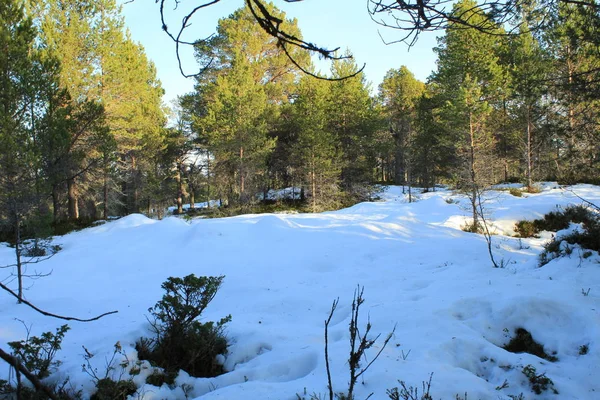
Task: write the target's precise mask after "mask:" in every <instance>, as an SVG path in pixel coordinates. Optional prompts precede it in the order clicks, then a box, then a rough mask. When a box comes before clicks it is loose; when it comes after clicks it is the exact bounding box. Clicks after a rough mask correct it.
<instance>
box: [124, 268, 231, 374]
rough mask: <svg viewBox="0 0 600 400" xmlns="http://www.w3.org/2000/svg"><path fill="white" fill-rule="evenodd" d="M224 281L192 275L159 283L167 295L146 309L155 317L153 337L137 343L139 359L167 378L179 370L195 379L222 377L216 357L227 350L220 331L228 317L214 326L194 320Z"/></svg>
mask: <svg viewBox="0 0 600 400" xmlns="http://www.w3.org/2000/svg"><path fill="white" fill-rule="evenodd" d="M223 279H224V276H219V277H205V276H202V277H196V276H195V275H193V274H192V275H188V276H186V277H184V278H173V277H171V278H169V279H167V281H166V282H164V283H163V284H162V288H163V289H164V290H165V291H166V294H165V295H164V296H163V298H162V300H160V301H159V302H157V303H156V305H155V306H154V307H151V308H149V309H148V312H150V314H151V315H152V317H153V318H154V321H153V322H152V331H153V333H154V337H153V338H150V339H148V338H141V339H140V340H139V341H138V342H137V344H136V349H137V350H138V356H139V358H140V359H146V360H149V361H150V362H153V363H154V364H155V365H157V366H159V367H161V368H163V369H164V370H165V373H166V374H167V375H169V374H173V373H174V374H177V372H179V370H180V369H182V370H184V371H186V372H187V373H188V374H190V375H192V376H196V377H213V376H217V375H220V374H222V373H223V372H224V371H223V367H222V365H220V364H219V363H218V362H217V359H216V358H217V356H218V355H219V354H224V353H225V352H226V350H227V339H226V338H225V336H224V333H223V331H224V328H225V324H226V323H227V322H229V321H231V315H228V316H226V317H225V318H222V319H221V320H220V321H219V322H216V323H215V322H211V321H209V322H200V321H198V320H197V318H199V317H200V315H201V314H202V312H203V311H204V310H205V309H206V307H207V306H208V304H209V303H210V302H211V301H212V299H213V298H214V297H215V295H216V294H217V291H218V290H219V288H220V287H221V284H222V282H223Z"/></svg>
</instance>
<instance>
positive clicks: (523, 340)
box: [504, 328, 558, 362]
mask: <svg viewBox="0 0 600 400" xmlns="http://www.w3.org/2000/svg"><path fill="white" fill-rule="evenodd" d="M504 349H505V350H507V351H510V352H511V353H529V354H533V355H534V356H538V357H540V358H543V359H544V360H548V361H550V362H555V361H558V358H556V357H555V356H554V355H551V354H547V353H546V352H545V351H544V346H543V345H541V344H540V343H538V342H536V341H535V340H534V339H533V336H531V333H529V331H527V330H526V329H523V328H517V329H516V330H515V336H514V337H512V338H511V339H510V341H509V342H508V344H506V345H505V346H504Z"/></svg>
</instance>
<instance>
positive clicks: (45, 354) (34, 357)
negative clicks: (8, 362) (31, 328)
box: [8, 325, 70, 379]
mask: <svg viewBox="0 0 600 400" xmlns="http://www.w3.org/2000/svg"><path fill="white" fill-rule="evenodd" d="M69 329H70V328H69V326H68V325H63V326H61V327H60V328H57V329H56V333H52V332H44V333H42V335H41V336H39V337H38V336H32V337H28V338H27V339H26V340H21V341H19V342H10V343H8V345H9V347H10V348H11V349H12V352H13V355H14V356H15V357H17V358H18V359H19V360H20V361H21V363H22V364H23V365H24V366H25V368H27V369H28V370H29V372H31V373H32V374H34V375H35V376H36V377H37V378H38V379H43V378H46V377H48V376H50V374H51V373H52V370H53V369H55V368H57V367H58V366H59V365H60V361H55V360H54V356H55V355H56V353H57V352H58V350H60V346H61V343H62V340H63V338H64V337H65V333H66V332H67V331H68V330H69Z"/></svg>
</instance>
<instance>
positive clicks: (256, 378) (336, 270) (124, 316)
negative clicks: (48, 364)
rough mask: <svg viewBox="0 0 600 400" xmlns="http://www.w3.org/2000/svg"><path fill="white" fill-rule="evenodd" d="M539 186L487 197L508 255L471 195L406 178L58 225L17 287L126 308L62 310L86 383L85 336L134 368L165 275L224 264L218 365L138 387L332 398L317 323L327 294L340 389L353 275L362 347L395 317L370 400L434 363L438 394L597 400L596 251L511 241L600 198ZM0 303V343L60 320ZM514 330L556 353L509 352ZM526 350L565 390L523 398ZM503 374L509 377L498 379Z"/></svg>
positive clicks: (87, 387)
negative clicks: (563, 252) (324, 196)
mask: <svg viewBox="0 0 600 400" xmlns="http://www.w3.org/2000/svg"><path fill="white" fill-rule="evenodd" d="M540 188H541V189H542V190H541V192H540V193H536V194H526V195H524V197H514V196H512V195H510V194H509V193H508V192H507V191H490V192H486V194H485V197H486V203H485V207H486V209H487V210H488V212H489V215H488V218H489V221H490V222H491V223H492V225H493V229H494V230H495V232H496V233H497V235H496V236H493V239H492V240H493V246H492V247H493V250H494V253H495V256H496V258H497V259H498V260H501V259H504V261H505V262H506V263H507V266H506V268H503V269H494V268H492V266H491V263H490V261H489V258H488V255H487V248H486V244H485V241H484V238H483V237H482V236H480V235H476V234H472V233H466V232H463V231H462V230H461V229H460V228H461V226H463V225H464V224H465V223H466V222H467V221H468V215H469V210H468V200H467V199H466V198H464V197H462V196H460V195H457V194H453V193H452V192H450V191H448V190H445V189H436V191H435V192H428V193H418V199H419V200H418V201H417V202H414V203H408V202H407V198H408V195H407V194H402V188H400V187H390V188H389V189H388V190H387V191H386V192H384V193H383V194H382V198H383V200H384V201H380V202H373V203H360V204H357V205H355V206H353V207H350V208H347V209H344V210H339V211H336V212H326V213H321V214H262V215H245V216H238V217H232V218H222V219H193V220H191V221H185V220H184V219H180V218H176V217H168V218H165V219H163V220H160V221H158V220H151V219H148V218H146V217H145V216H143V215H139V214H136V215H130V216H128V217H124V218H121V219H119V220H117V221H112V222H107V223H105V224H102V225H99V226H95V227H92V228H88V229H86V230H83V231H80V232H73V233H70V234H68V235H65V236H62V237H56V238H55V239H54V243H55V244H60V245H61V246H62V250H61V251H60V252H59V253H58V254H56V255H55V256H54V257H53V258H51V259H49V260H47V261H45V262H43V263H39V264H36V265H35V269H36V270H37V271H38V272H41V273H44V272H50V271H51V272H52V274H51V275H50V276H48V277H45V278H41V279H38V280H35V281H31V280H27V282H26V284H27V285H28V290H27V291H26V298H27V299H28V300H29V301H31V302H33V303H34V304H36V305H37V306H38V307H40V308H42V309H44V310H48V311H51V312H55V313H58V314H62V315H69V316H76V317H79V318H86V317H87V318H89V317H92V316H95V315H97V314H100V313H103V312H107V311H111V310H118V311H119V312H118V313H117V314H114V315H109V316H107V317H104V318H102V319H100V320H98V321H95V322H91V323H77V322H71V323H69V325H70V327H71V330H70V331H69V332H67V334H66V336H65V339H64V342H63V346H62V350H61V351H60V352H59V353H58V356H57V357H58V358H59V359H60V360H61V361H62V363H63V364H62V365H61V367H60V373H59V375H61V376H66V375H68V376H70V377H71V382H72V384H73V385H74V386H75V387H76V388H80V389H82V390H83V393H84V397H88V396H89V395H90V393H92V390H93V383H92V381H91V378H90V377H89V376H88V375H87V374H86V373H85V372H82V369H81V365H82V364H83V363H84V359H83V355H84V350H83V348H82V346H85V347H86V348H87V349H88V350H89V351H90V352H91V353H94V354H95V356H94V358H92V360H91V363H92V364H93V366H94V367H95V368H97V369H98V371H99V372H100V373H101V374H103V373H104V369H105V368H106V360H107V359H109V358H110V356H111V354H112V352H113V346H114V344H115V343H116V342H119V343H120V344H121V346H123V350H124V352H125V353H126V354H127V358H128V360H129V362H130V365H133V364H135V363H136V361H137V354H136V351H135V349H134V344H135V341H136V339H138V338H139V337H140V336H149V331H148V322H147V320H146V315H147V310H148V308H149V307H151V306H153V305H154V304H155V303H156V301H158V300H159V299H160V297H161V296H162V289H161V288H160V285H161V283H162V282H163V281H165V280H166V278H168V277H169V276H180V277H182V276H185V275H188V274H190V273H194V274H196V275H213V276H217V275H225V276H226V278H225V280H224V284H223V286H222V288H221V290H220V291H219V293H218V294H217V296H216V297H215V299H214V300H213V302H212V303H211V304H210V305H209V307H208V308H207V310H206V311H205V313H204V315H203V318H205V319H206V320H213V321H215V320H219V319H220V318H222V317H224V316H226V315H227V314H231V315H232V318H233V320H232V322H231V323H229V324H228V325H227V330H226V332H227V336H228V337H229V340H230V346H229V351H228V354H227V355H226V356H225V357H224V359H223V363H224V366H225V368H226V369H227V371H229V372H227V373H226V374H224V375H221V376H219V377H216V378H210V379H207V378H201V379H200V378H193V377H189V376H188V375H187V374H185V373H183V372H182V373H181V374H180V375H179V376H178V378H177V381H176V386H177V387H176V388H175V389H171V388H169V387H167V386H166V385H163V386H162V387H161V388H157V387H154V386H151V385H147V384H145V385H144V381H145V377H146V376H147V375H149V374H150V373H151V368H150V366H149V365H148V363H147V362H143V363H141V364H140V367H141V369H142V372H141V373H140V374H139V375H136V376H134V381H135V382H136V383H137V384H138V385H140V386H141V388H140V390H139V391H138V393H139V396H138V397H135V398H143V399H146V400H150V399H157V400H158V399H184V398H186V393H187V396H188V398H190V399H193V398H198V399H202V400H205V399H289V400H292V399H296V398H297V397H296V394H299V395H300V396H303V395H304V393H305V392H306V393H307V394H308V395H306V398H308V397H309V395H310V394H312V393H313V392H315V393H321V394H326V392H327V377H326V370H325V360H324V330H323V328H324V320H325V319H326V318H327V316H328V314H329V311H330V309H331V305H332V301H333V300H334V299H336V298H338V297H339V306H338V309H337V311H336V312H335V314H334V316H333V319H332V322H331V326H330V329H329V355H330V364H331V373H332V381H333V386H334V390H335V391H336V392H341V391H345V390H347V387H348V386H347V385H348V375H349V374H348V363H347V360H348V351H349V344H348V337H349V333H348V323H349V321H350V313H351V302H352V295H353V292H354V290H355V289H356V287H357V285H361V286H364V288H365V299H366V302H365V303H364V304H363V307H362V310H361V322H360V326H361V327H362V329H364V326H365V324H366V322H367V318H368V319H370V322H371V324H372V326H373V328H372V332H373V334H374V335H376V334H378V333H381V334H382V335H381V337H380V339H379V340H378V341H377V343H376V344H375V346H374V348H373V349H372V350H371V352H370V353H367V356H368V357H369V360H371V358H372V357H373V356H374V354H375V353H376V352H377V351H379V349H380V346H381V344H382V342H383V338H384V337H385V336H386V335H387V333H389V332H391V331H392V330H393V329H394V327H396V329H395V332H394V334H393V337H392V339H391V341H390V343H389V345H388V346H387V347H386V348H385V350H384V351H383V352H382V354H381V356H380V358H379V359H378V360H377V361H376V362H375V363H374V364H373V365H372V366H371V368H370V369H369V370H368V371H367V372H366V373H365V375H364V382H363V379H361V380H360V381H359V384H358V385H357V387H356V396H357V398H359V399H360V398H363V399H364V398H366V397H367V396H368V395H369V394H370V393H373V396H372V397H371V399H387V396H386V389H388V388H392V387H394V386H398V385H399V384H398V380H402V381H405V382H406V383H407V384H408V385H413V386H418V387H419V388H420V387H421V382H422V381H424V380H428V379H429V376H430V374H431V373H433V378H432V390H431V394H432V396H433V398H435V399H454V398H455V395H456V394H460V395H464V393H465V392H467V393H468V398H469V399H471V398H472V399H508V398H509V397H508V396H509V395H518V394H519V393H524V395H525V398H527V399H529V398H540V399H546V398H547V399H593V398H598V396H599V395H598V392H599V391H600V381H598V380H597V366H598V365H599V363H600V342H599V338H600V324H599V323H600V307H599V305H600V304H599V300H600V265H599V263H600V257H599V256H598V254H597V253H595V252H594V254H593V256H592V257H588V258H582V257H580V256H579V255H578V254H580V253H578V251H577V250H576V251H574V252H573V254H572V255H571V256H570V257H563V258H558V259H555V260H552V261H551V262H550V263H548V264H547V265H545V266H543V267H542V268H539V267H538V255H539V253H540V252H541V251H542V249H543V244H544V243H545V242H546V241H547V240H548V239H549V238H550V237H551V234H550V233H548V234H542V235H541V238H532V239H517V238H514V237H512V235H513V234H514V231H513V229H512V227H513V225H514V223H515V222H516V221H517V220H519V219H533V218H539V217H541V216H542V215H544V214H545V213H547V212H549V211H552V210H555V209H556V208H557V207H566V206H567V205H569V204H579V203H581V201H580V200H579V199H578V198H577V197H576V196H575V195H574V193H573V192H572V191H574V192H575V193H577V194H578V195H580V196H582V197H584V198H586V199H587V200H590V201H593V202H595V203H599V202H600V188H599V187H596V186H591V185H577V186H574V187H571V188H570V190H572V191H570V190H564V189H562V188H560V187H558V185H556V184H554V183H545V184H542V185H540ZM570 229H576V227H573V226H572V227H570ZM11 251H12V249H9V248H7V247H6V246H4V245H2V246H0V265H6V264H10V263H12V262H13V260H12V258H11V257H12V252H11ZM0 272H1V273H3V274H4V276H7V275H8V274H9V271H8V270H0ZM11 286H14V282H13V283H11ZM588 289H590V290H589V293H588V295H583V294H582V290H588ZM0 310H2V312H0V346H1V347H2V348H3V349H7V346H6V343H7V342H9V341H14V340H20V339H23V338H25V336H26V335H27V330H26V328H25V326H26V327H28V328H30V331H31V332H30V334H31V335H39V334H41V333H42V332H45V331H54V330H55V329H56V328H57V327H58V326H60V325H62V324H63V323H64V322H63V321H59V320H56V319H52V318H48V317H44V316H42V315H40V314H38V313H36V312H35V311H33V310H31V309H29V308H27V307H26V306H25V305H17V304H15V301H14V299H13V298H11V297H9V296H8V295H7V294H2V295H0ZM16 318H18V319H16ZM21 321H23V322H21ZM24 325H25V326H24ZM518 327H523V328H525V329H527V330H528V331H530V332H531V334H532V335H533V337H534V338H535V339H536V340H537V341H538V342H540V343H542V344H543V345H544V348H545V350H546V352H547V353H549V354H552V353H554V352H555V353H556V354H555V355H556V357H558V359H559V361H558V362H555V363H551V362H548V361H545V360H542V359H540V358H538V357H536V356H533V355H530V354H526V353H523V354H513V353H510V352H507V351H505V350H504V349H502V346H503V345H504V344H506V343H507V342H508V340H509V338H510V336H511V335H512V334H513V332H514V330H515V329H516V328H518ZM582 345H587V346H589V353H588V354H586V355H580V354H579V349H580V346H582ZM365 362H366V361H363V364H364V363H365ZM529 364H531V365H533V366H534V367H535V368H536V369H537V372H538V373H545V374H546V375H547V376H548V377H549V378H551V379H552V381H553V382H554V387H555V388H556V390H557V391H558V392H559V394H558V395H556V394H553V393H552V391H545V392H543V393H542V394H541V395H535V394H533V392H532V391H531V388H530V387H529V383H528V382H527V378H526V377H525V375H523V374H522V373H521V370H522V369H523V367H525V366H526V365H529ZM118 369H119V368H117V370H118ZM117 372H118V371H117ZM115 374H116V372H115ZM117 375H118V374H117ZM8 376H9V374H8V368H7V366H6V365H0V379H8ZM125 377H127V374H125ZM58 378H59V377H55V379H58ZM505 380H507V381H508V382H509V387H507V388H503V389H499V390H497V389H496V388H497V387H500V386H501V385H502V384H503V382H504V381H505Z"/></svg>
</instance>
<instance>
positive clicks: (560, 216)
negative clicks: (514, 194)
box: [515, 205, 598, 238]
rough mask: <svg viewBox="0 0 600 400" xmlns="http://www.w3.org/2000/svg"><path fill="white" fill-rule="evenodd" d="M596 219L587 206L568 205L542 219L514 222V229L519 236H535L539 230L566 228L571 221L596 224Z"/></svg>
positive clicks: (588, 224) (553, 230)
mask: <svg viewBox="0 0 600 400" xmlns="http://www.w3.org/2000/svg"><path fill="white" fill-rule="evenodd" d="M597 221H598V218H597V216H596V214H595V213H594V212H592V211H590V210H589V209H588V208H587V207H585V206H582V205H578V206H569V207H567V208H565V209H564V210H563V211H560V210H557V211H551V212H549V213H548V214H546V215H544V218H542V219H536V220H533V221H528V220H522V221H518V222H517V223H516V224H515V231H516V232H517V234H518V236H519V237H523V238H524V237H535V236H536V235H537V234H538V233H540V232H541V231H551V232H557V231H560V230H563V229H567V228H568V227H569V224H570V223H571V222H574V223H579V224H584V225H585V226H594V225H597V224H598V222H597Z"/></svg>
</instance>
